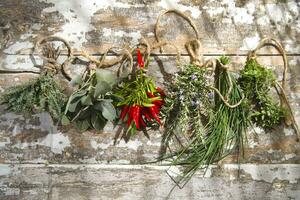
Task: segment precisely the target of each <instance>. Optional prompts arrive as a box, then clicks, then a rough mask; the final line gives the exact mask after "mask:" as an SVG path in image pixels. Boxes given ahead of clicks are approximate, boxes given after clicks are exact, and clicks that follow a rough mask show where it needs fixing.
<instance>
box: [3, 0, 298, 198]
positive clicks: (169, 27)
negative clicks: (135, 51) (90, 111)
mask: <svg viewBox="0 0 300 200" xmlns="http://www.w3.org/2000/svg"><path fill="white" fill-rule="evenodd" d="M169 8H176V9H179V10H180V11H182V12H184V13H186V14H187V15H189V16H191V18H192V19H193V20H194V21H195V23H196V25H197V27H198V29H199V31H200V36H201V41H202V43H203V47H204V55H205V59H208V58H211V57H218V56H220V55H223V54H228V55H230V57H231V59H232V61H233V66H234V67H236V68H241V67H242V66H243V63H244V62H245V58H246V57H245V55H246V53H247V52H248V50H250V49H253V48H254V47H255V46H256V45H257V43H258V41H259V40H260V39H261V38H263V37H265V36H269V37H274V38H276V39H278V40H279V41H280V42H281V43H282V44H283V46H284V47H285V50H286V51H287V53H288V60H289V70H288V80H287V81H288V83H287V86H288V87H287V94H288V97H289V99H290V101H291V104H292V107H293V109H294V112H295V114H296V118H297V121H298V123H300V113H299V103H300V82H299V80H300V68H299V65H300V20H299V18H300V3H299V1H298V0H237V1H234V0H221V1H217V0H207V1H205V0H190V1H188V0H127V1H126V0H76V1H71V0H45V1H42V0H1V1H0V69H1V70H7V69H9V70H35V71H38V69H37V68H36V67H35V66H34V62H33V60H32V59H31V57H30V56H29V54H30V51H31V50H30V49H31V48H32V47H33V45H34V42H35V41H36V40H37V39H39V38H41V37H44V36H48V35H58V36H62V37H64V38H66V39H67V40H69V41H70V42H71V45H72V47H73V48H75V49H77V50H80V49H82V48H84V49H86V50H87V51H89V52H91V53H94V54H95V55H98V54H99V53H103V52H104V51H105V49H106V48H107V47H109V46H111V45H113V44H118V45H124V44H125V43H129V44H130V45H134V44H136V43H137V42H138V39H139V38H140V37H142V36H144V37H146V38H147V39H148V40H149V41H154V34H153V31H154V24H155V22H156V19H157V16H158V15H159V13H160V12H161V11H162V10H164V9H169ZM162 24H163V30H162V31H161V35H162V36H163V37H164V38H167V39H169V40H171V41H174V42H176V44H178V46H179V47H180V49H181V50H182V53H186V52H184V43H185V41H186V39H188V38H190V37H192V36H193V34H194V33H193V32H192V30H191V28H190V27H189V26H188V25H187V24H186V23H185V22H184V21H183V20H182V19H180V18H178V17H174V16H173V15H170V16H168V17H166V18H164V19H163V22H162ZM260 53H261V57H260V60H261V62H262V63H265V64H266V65H268V66H272V67H273V68H274V70H275V71H276V73H277V75H278V77H280V76H281V73H282V60H281V57H280V56H278V54H277V52H275V51H272V50H271V49H270V48H264V49H263V50H261V51H260ZM174 55H175V51H174V49H171V48H170V49H167V54H164V55H161V54H156V55H154V59H153V60H154V61H153V62H152V64H151V66H150V69H149V74H150V75H152V76H154V77H155V80H156V82H157V84H159V85H162V86H163V83H164V82H165V81H166V80H167V79H168V74H171V73H174V72H175V71H176V70H177V69H176V64H175V56H174ZM184 58H185V59H186V60H188V59H187V56H184ZM72 67H74V70H72V71H73V73H78V72H79V71H80V69H81V68H82V66H78V65H77V66H72ZM34 76H36V75H33V74H13V73H12V74H0V92H1V93H2V92H4V91H5V89H6V88H7V87H9V86H12V85H16V84H22V83H23V82H25V81H26V80H29V79H31V78H33V77H34ZM0 111H1V114H0V152H1V155H0V199H3V200H4V199H26V200H29V199H39V200H40V199H53V200H58V199H76V200H77V199H78V200H79V199H80V200H81V199H82V200H83V199H167V198H169V199H206V200H213V199H224V200H225V199H232V200H233V199H256V200H257V199H278V200H285V199H300V143H299V142H296V138H297V137H296V135H295V132H294V130H293V129H292V128H290V127H285V126H283V125H282V126H279V127H277V128H276V129H275V130H272V131H268V132H265V131H263V130H261V129H259V128H256V129H255V130H256V132H257V133H258V137H254V135H253V133H252V132H251V131H250V132H249V145H248V147H247V149H246V154H245V158H244V159H243V160H242V164H241V165H240V166H238V165H237V164H236V160H235V159H234V157H232V158H228V159H226V160H224V161H223V162H221V163H219V164H218V165H214V166H212V167H211V168H210V169H209V170H208V172H207V173H206V175H205V176H204V177H203V175H202V172H199V173H198V174H197V175H196V176H195V177H194V178H193V179H192V180H191V181H190V182H189V183H188V184H187V185H186V187H185V188H184V189H181V190H180V189H178V188H175V189H174V191H173V193H171V195H169V196H168V193H169V191H170V190H171V188H172V187H173V185H174V183H173V182H172V181H171V180H170V179H169V177H168V176H167V174H166V173H165V170H166V169H168V167H167V166H161V165H160V164H155V165H150V164H148V165H147V164H146V165H145V164H143V163H145V162H147V161H151V160H152V159H153V158H155V157H156V156H157V155H158V153H159V150H160V142H161V133H159V132H151V133H150V136H151V139H150V140H148V139H147V138H145V137H144V136H143V134H138V135H137V136H136V137H134V138H132V139H131V140H130V141H129V142H128V143H127V144H126V143H125V142H124V141H120V142H119V143H118V144H116V145H113V138H114V136H115V130H114V129H113V126H112V125H111V124H109V125H107V126H106V127H105V130H104V131H103V132H95V131H88V132H84V133H80V132H78V131H76V129H75V128H74V127H73V126H68V127H61V126H56V125H54V124H53V122H52V120H51V118H50V117H49V115H48V114H47V113H41V114H36V115H33V116H32V117H25V116H23V115H21V114H17V113H8V112H5V111H4V109H3V106H2V107H0ZM239 169H240V170H239Z"/></svg>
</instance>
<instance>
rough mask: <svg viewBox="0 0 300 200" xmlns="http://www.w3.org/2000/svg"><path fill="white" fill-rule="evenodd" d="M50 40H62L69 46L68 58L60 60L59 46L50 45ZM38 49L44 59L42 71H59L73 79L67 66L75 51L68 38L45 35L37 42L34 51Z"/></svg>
mask: <svg viewBox="0 0 300 200" xmlns="http://www.w3.org/2000/svg"><path fill="white" fill-rule="evenodd" d="M48 42H62V43H63V44H64V45H65V46H66V47H67V50H68V53H67V58H66V59H65V60H64V61H63V62H62V63H59V62H58V57H59V56H60V49H59V47H57V48H56V49H55V48H54V45H53V44H52V45H50V44H49V43H48ZM46 43H47V44H46ZM43 44H46V45H43ZM36 51H38V56H39V57H40V58H41V59H42V60H43V65H42V67H41V73H47V72H51V73H54V74H57V73H58V72H61V73H62V74H63V76H64V77H65V78H66V79H67V80H69V81H70V80H71V76H70V73H69V71H68V70H67V69H66V67H67V66H68V65H69V63H70V61H71V59H72V57H73V51H72V48H71V46H70V44H69V42H68V41H67V40H65V39H64V38H61V37H59V36H48V37H44V38H42V39H40V40H38V41H37V42H36V44H35V46H34V49H33V53H34V52H36Z"/></svg>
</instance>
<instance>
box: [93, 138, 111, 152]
mask: <svg viewBox="0 0 300 200" xmlns="http://www.w3.org/2000/svg"><path fill="white" fill-rule="evenodd" d="M112 145H113V142H112V141H111V142H110V143H106V144H105V143H100V144H99V143H98V142H96V141H95V140H91V146H92V147H93V148H94V149H99V148H100V149H103V150H104V149H108V147H110V146H112Z"/></svg>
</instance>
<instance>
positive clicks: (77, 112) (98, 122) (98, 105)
mask: <svg viewBox="0 0 300 200" xmlns="http://www.w3.org/2000/svg"><path fill="white" fill-rule="evenodd" d="M71 83H73V84H74V85H79V88H78V89H77V90H76V91H75V92H74V93H73V94H72V95H71V96H70V97H69V100H68V103H67V105H66V107H65V112H64V114H65V115H64V116H63V118H62V124H64V125H66V124H69V123H70V122H75V123H76V126H77V128H78V129H79V130H81V131H85V130H88V129H92V128H94V129H96V130H102V129H103V128H104V126H105V124H106V123H107V121H114V120H115V119H116V116H117V112H116V109H115V108H114V106H113V102H114V100H115V99H114V97H113V95H112V89H113V87H114V86H115V85H116V83H117V76H116V75H115V74H114V73H113V72H111V71H108V70H105V69H91V70H90V73H89V75H88V76H87V77H86V78H82V77H81V76H76V77H75V78H74V79H73V80H72V81H71Z"/></svg>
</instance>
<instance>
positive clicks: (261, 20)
mask: <svg viewBox="0 0 300 200" xmlns="http://www.w3.org/2000/svg"><path fill="white" fill-rule="evenodd" d="M257 24H258V25H260V26H265V25H269V24H270V19H269V18H268V16H266V15H264V16H262V17H260V18H258V19H257Z"/></svg>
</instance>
